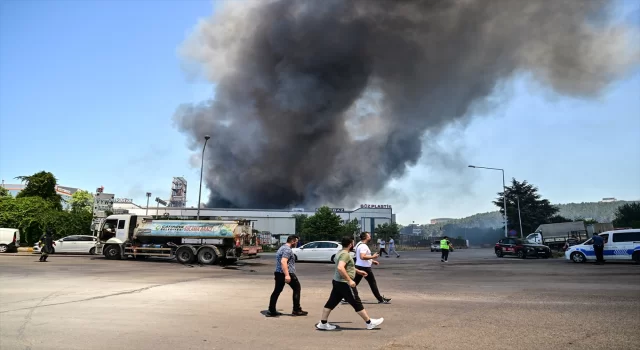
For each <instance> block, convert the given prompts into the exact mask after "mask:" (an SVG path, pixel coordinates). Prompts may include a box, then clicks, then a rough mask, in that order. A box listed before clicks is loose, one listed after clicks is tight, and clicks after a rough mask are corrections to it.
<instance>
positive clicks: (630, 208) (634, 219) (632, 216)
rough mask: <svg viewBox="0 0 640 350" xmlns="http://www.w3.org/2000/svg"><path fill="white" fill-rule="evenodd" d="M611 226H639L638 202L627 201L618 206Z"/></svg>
mask: <svg viewBox="0 0 640 350" xmlns="http://www.w3.org/2000/svg"><path fill="white" fill-rule="evenodd" d="M613 226H614V227H631V228H640V203H627V204H625V205H623V206H621V207H618V210H617V211H616V218H615V219H614V220H613Z"/></svg>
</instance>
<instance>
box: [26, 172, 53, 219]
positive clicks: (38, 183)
mask: <svg viewBox="0 0 640 350" xmlns="http://www.w3.org/2000/svg"><path fill="white" fill-rule="evenodd" d="M16 179H18V180H20V181H22V182H25V183H26V186H25V187H24V189H23V190H22V191H20V192H19V193H18V195H17V196H16V198H26V197H40V198H42V199H44V200H46V201H49V202H51V203H52V205H53V206H54V208H55V209H59V210H62V197H60V195H59V194H58V193H57V192H56V185H57V183H58V180H57V179H56V177H55V176H53V174H52V173H49V172H46V171H41V172H39V173H35V174H33V175H31V176H18V177H16Z"/></svg>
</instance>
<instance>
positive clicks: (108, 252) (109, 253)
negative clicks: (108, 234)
mask: <svg viewBox="0 0 640 350" xmlns="http://www.w3.org/2000/svg"><path fill="white" fill-rule="evenodd" d="M104 257H105V258H107V259H109V260H119V259H120V258H121V256H120V247H118V246H117V245H115V244H109V245H108V246H106V247H104Z"/></svg>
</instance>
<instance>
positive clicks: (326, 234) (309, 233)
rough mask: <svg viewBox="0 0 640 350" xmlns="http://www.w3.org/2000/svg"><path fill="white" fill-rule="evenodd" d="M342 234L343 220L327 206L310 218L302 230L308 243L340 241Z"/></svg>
mask: <svg viewBox="0 0 640 350" xmlns="http://www.w3.org/2000/svg"><path fill="white" fill-rule="evenodd" d="M342 232H343V231H342V218H340V216H339V215H337V214H336V213H334V212H333V211H332V210H331V209H329V207H327V206H324V207H321V208H319V209H318V211H316V213H315V214H314V215H312V216H310V217H308V218H307V219H306V220H305V221H304V227H303V229H302V234H303V235H304V236H305V237H307V240H308V241H318V240H339V239H340V235H341V234H342Z"/></svg>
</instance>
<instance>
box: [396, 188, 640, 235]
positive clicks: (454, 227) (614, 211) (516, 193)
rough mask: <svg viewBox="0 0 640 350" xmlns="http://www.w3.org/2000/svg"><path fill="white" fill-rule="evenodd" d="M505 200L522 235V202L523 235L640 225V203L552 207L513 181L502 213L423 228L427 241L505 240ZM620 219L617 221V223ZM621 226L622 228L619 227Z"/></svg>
mask: <svg viewBox="0 0 640 350" xmlns="http://www.w3.org/2000/svg"><path fill="white" fill-rule="evenodd" d="M503 196H506V198H505V199H506V202H507V223H508V225H507V228H508V229H509V230H511V229H514V230H516V231H517V232H518V234H519V233H520V221H519V217H518V204H517V203H518V201H519V202H520V212H521V216H522V231H524V235H525V236H526V235H527V234H529V233H532V232H533V231H534V230H535V229H536V228H537V227H538V226H539V225H541V224H548V223H559V222H567V221H578V220H580V221H586V222H587V223H594V222H601V223H609V222H614V223H615V222H617V223H623V222H624V223H626V225H622V226H625V227H634V225H638V224H640V223H639V222H637V221H636V220H637V219H636V214H635V213H636V211H637V210H639V209H638V208H640V202H639V201H616V202H589V203H567V204H552V203H550V202H549V201H548V200H547V199H544V198H542V197H541V196H540V195H539V194H538V188H537V187H535V186H533V185H532V184H530V183H528V182H527V181H526V180H524V181H521V182H520V181H517V180H516V179H512V181H511V183H510V184H509V185H508V186H506V188H505V192H500V193H498V196H497V198H496V199H495V200H494V201H493V204H494V205H495V206H496V207H497V208H499V210H498V211H494V212H488V213H480V214H475V215H472V216H469V217H466V218H462V219H455V220H451V221H449V222H447V223H444V224H434V225H420V226H418V227H419V228H420V229H421V230H422V236H423V237H427V238H429V237H437V236H442V235H447V236H449V237H452V238H464V239H468V240H469V241H470V243H471V244H490V243H495V241H496V240H497V239H499V238H500V237H503V236H504V223H503V219H502V213H503V212H504V210H503ZM617 217H618V220H617V221H614V220H615V219H616V218H617ZM617 226H620V225H617ZM412 230H413V226H412V225H408V226H406V227H405V228H404V229H403V233H406V234H410V232H411V231H412Z"/></svg>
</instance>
